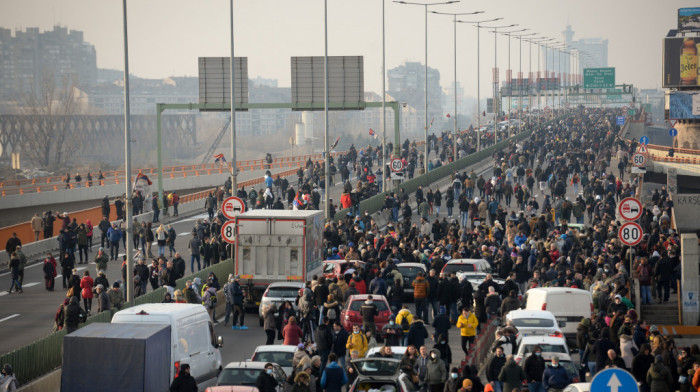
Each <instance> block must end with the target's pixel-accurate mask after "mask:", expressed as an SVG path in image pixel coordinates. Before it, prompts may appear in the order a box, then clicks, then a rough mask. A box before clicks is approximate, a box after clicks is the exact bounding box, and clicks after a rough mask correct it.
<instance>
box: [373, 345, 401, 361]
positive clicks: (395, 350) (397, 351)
mask: <svg viewBox="0 0 700 392" xmlns="http://www.w3.org/2000/svg"><path fill="white" fill-rule="evenodd" d="M382 348H384V346H379V347H372V348H370V349H369V350H367V354H365V358H372V356H373V355H375V354H377V353H378V352H379V350H381V349H382ZM405 353H406V347H404V346H391V356H392V358H396V359H398V360H401V359H403V356H404V354H405Z"/></svg>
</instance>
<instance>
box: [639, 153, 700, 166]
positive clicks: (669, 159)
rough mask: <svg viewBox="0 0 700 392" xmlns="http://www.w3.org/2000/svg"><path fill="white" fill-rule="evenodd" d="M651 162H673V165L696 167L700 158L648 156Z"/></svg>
mask: <svg viewBox="0 0 700 392" xmlns="http://www.w3.org/2000/svg"><path fill="white" fill-rule="evenodd" d="M649 157H650V158H651V160H653V161H656V162H673V163H686V164H693V165H698V164H700V158H688V157H663V156H658V155H649Z"/></svg>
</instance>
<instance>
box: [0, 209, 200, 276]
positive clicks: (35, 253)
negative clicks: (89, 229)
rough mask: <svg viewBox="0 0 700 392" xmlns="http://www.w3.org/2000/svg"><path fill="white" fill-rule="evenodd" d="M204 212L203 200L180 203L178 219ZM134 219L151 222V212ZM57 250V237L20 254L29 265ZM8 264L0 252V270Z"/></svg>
mask: <svg viewBox="0 0 700 392" xmlns="http://www.w3.org/2000/svg"><path fill="white" fill-rule="evenodd" d="M204 211H205V210H204V201H203V200H194V201H191V202H188V203H180V205H179V206H178V212H179V216H178V219H179V218H182V217H184V216H186V215H196V214H197V213H200V212H204ZM135 218H136V219H138V220H139V222H144V221H145V222H151V221H152V220H153V212H147V213H145V214H141V215H136V216H135ZM161 218H162V219H161V222H163V223H165V222H167V221H168V220H170V221H173V220H175V219H172V217H170V218H168V217H163V216H161ZM96 223H99V222H96ZM112 223H116V224H119V223H121V221H112ZM95 230H97V231H98V233H97V236H95V237H94V238H96V239H98V241H99V229H98V228H97V226H95ZM58 250H59V247H58V237H51V238H47V239H45V240H39V241H34V242H31V243H29V244H26V245H22V252H23V253H24V255H25V256H27V259H29V261H28V262H29V263H33V262H35V261H36V262H38V261H41V260H43V258H44V256H45V255H46V253H47V252H57V251H58ZM54 257H56V258H57V259H58V256H56V255H54ZM9 263H10V255H8V254H7V251H5V250H3V251H0V269H4V268H7V266H8V265H9Z"/></svg>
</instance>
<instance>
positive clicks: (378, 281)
mask: <svg viewBox="0 0 700 392" xmlns="http://www.w3.org/2000/svg"><path fill="white" fill-rule="evenodd" d="M369 292H370V293H372V294H376V295H383V296H386V282H385V281H384V279H382V278H381V277H376V278H374V279H372V281H371V282H369Z"/></svg>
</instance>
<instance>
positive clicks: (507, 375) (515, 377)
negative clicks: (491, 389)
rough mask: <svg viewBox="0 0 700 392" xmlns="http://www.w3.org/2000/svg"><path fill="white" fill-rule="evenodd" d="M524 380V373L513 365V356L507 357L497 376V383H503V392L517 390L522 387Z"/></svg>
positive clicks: (517, 366) (515, 364) (516, 365)
mask: <svg viewBox="0 0 700 392" xmlns="http://www.w3.org/2000/svg"><path fill="white" fill-rule="evenodd" d="M526 378H527V377H526V376H525V371H524V370H523V368H521V367H520V366H519V365H518V364H517V363H515V360H513V355H509V356H507V357H506V364H505V365H504V366H503V367H502V368H501V372H500V373H499V374H498V381H500V382H502V383H503V391H513V390H517V389H518V388H519V387H520V386H521V385H523V381H525V379H526Z"/></svg>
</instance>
